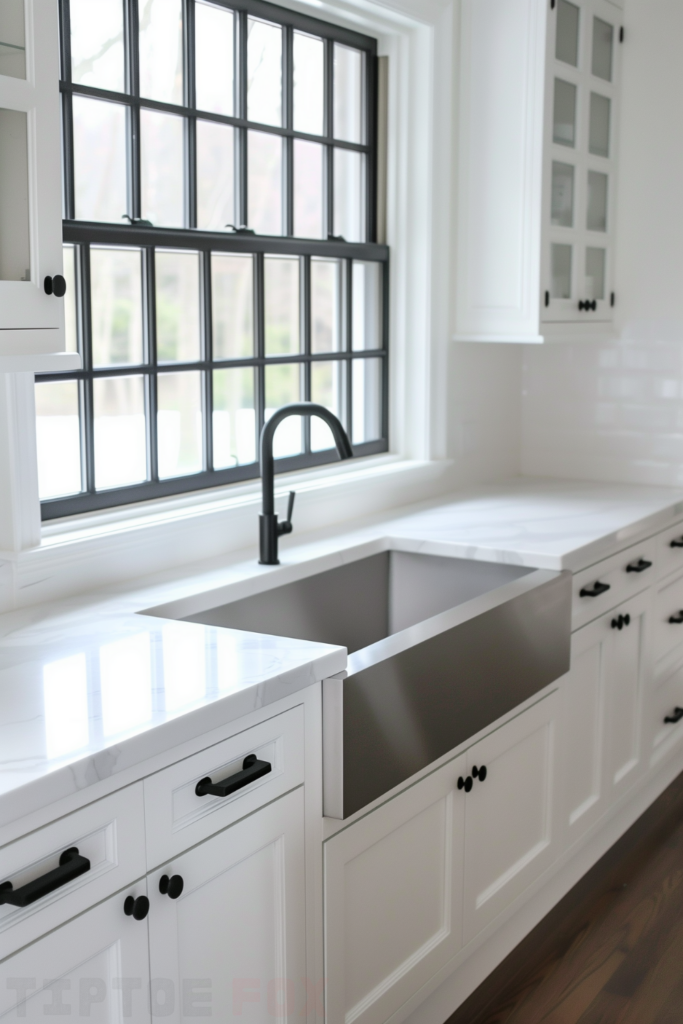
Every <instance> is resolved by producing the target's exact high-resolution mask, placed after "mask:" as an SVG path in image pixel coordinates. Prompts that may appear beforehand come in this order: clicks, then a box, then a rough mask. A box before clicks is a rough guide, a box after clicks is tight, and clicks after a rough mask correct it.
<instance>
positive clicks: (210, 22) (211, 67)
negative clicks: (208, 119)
mask: <svg viewBox="0 0 683 1024" xmlns="http://www.w3.org/2000/svg"><path fill="white" fill-rule="evenodd" d="M234 23H235V18H234V15H233V12H232V11H229V10H226V9H225V8H224V7H216V6H215V5H214V4H205V3H197V4H195V9H194V40H195V68H196V70H195V77H196V85H195V88H196V90H197V107H198V109H199V110H210V111H211V113H212V114H226V115H227V116H228V117H230V116H231V115H232V112H233V90H234V86H233V67H234V56H233V46H234V40H233V33H234V30H235V29H234Z"/></svg>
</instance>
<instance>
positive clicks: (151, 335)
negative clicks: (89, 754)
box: [142, 247, 159, 480]
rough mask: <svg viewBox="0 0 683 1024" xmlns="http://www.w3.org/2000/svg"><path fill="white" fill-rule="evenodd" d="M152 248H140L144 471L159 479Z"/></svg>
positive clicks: (156, 362)
mask: <svg viewBox="0 0 683 1024" xmlns="http://www.w3.org/2000/svg"><path fill="white" fill-rule="evenodd" d="M154 254H155V250H154V249H153V248H152V247H149V248H147V249H145V250H144V251H143V268H144V269H143V275H144V276H143V282H144V284H143V293H142V301H143V305H144V325H145V350H146V356H147V363H148V365H149V367H150V368H151V370H152V372H148V373H147V374H146V378H147V380H146V382H145V383H146V386H145V402H146V410H145V411H146V414H147V415H146V420H147V424H146V425H147V470H148V473H149V479H150V480H158V479H159V438H158V426H159V422H158V417H157V411H158V399H159V395H158V387H157V374H156V370H157V366H158V358H157V331H156V261H155V256H154Z"/></svg>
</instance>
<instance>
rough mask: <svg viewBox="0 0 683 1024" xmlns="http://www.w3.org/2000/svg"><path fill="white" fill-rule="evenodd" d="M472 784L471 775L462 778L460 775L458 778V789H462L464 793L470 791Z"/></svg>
mask: <svg viewBox="0 0 683 1024" xmlns="http://www.w3.org/2000/svg"><path fill="white" fill-rule="evenodd" d="M472 786H473V782H472V776H471V775H468V776H467V778H466V779H463V777H462V775H461V776H460V778H459V779H458V789H464V790H465V792H466V793H470V792H471V791H472Z"/></svg>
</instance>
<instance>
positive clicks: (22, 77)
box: [0, 0, 64, 356]
mask: <svg viewBox="0 0 683 1024" xmlns="http://www.w3.org/2000/svg"><path fill="white" fill-rule="evenodd" d="M57 12H58V5H57V3H55V2H54V0H3V3H2V4H0V356H6V355H12V356H25V355H26V354H48V353H55V352H61V351H63V349H64V302H63V299H62V298H57V297H56V295H55V294H52V295H47V294H46V291H45V288H44V280H45V278H46V277H48V276H49V277H50V278H52V277H54V275H62V273H63V264H62V224H61V218H62V197H61V191H62V173H61V146H60V135H59V133H60V112H59V34H58V21H57Z"/></svg>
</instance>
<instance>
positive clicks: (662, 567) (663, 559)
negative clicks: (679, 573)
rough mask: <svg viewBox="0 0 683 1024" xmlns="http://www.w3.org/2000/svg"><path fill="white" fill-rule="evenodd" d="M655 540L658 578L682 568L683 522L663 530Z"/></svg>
mask: <svg viewBox="0 0 683 1024" xmlns="http://www.w3.org/2000/svg"><path fill="white" fill-rule="evenodd" d="M655 540H656V542H657V576H658V578H659V579H664V578H665V577H666V576H670V575H671V573H672V572H676V570H677V569H683V522H680V523H677V524H676V525H675V526H671V527H669V529H668V530H664V532H663V533H660V534H659V535H658V536H657V537H656V538H655Z"/></svg>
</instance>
